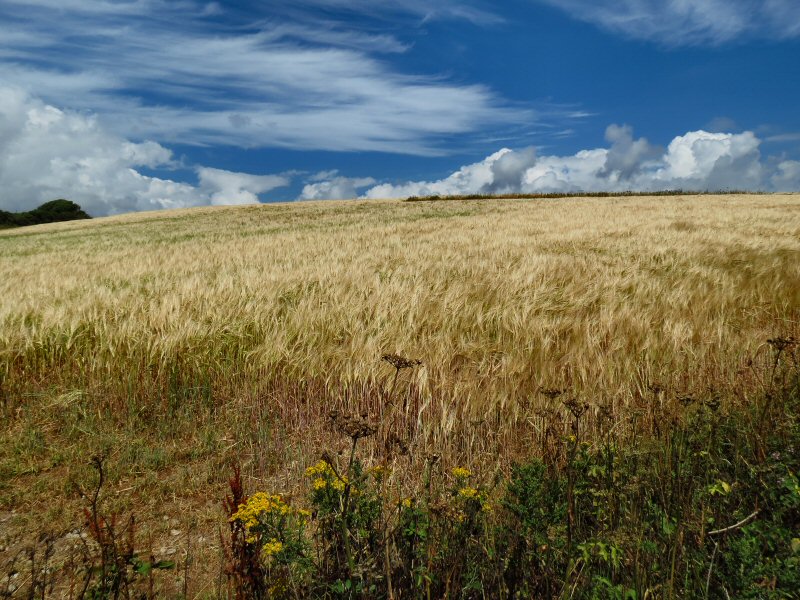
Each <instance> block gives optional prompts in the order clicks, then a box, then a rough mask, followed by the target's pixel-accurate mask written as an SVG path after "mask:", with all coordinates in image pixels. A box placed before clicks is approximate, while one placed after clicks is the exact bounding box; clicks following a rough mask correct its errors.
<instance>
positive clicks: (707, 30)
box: [535, 0, 800, 46]
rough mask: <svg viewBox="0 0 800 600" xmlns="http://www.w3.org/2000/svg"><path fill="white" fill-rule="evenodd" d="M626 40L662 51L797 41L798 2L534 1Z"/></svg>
mask: <svg viewBox="0 0 800 600" xmlns="http://www.w3.org/2000/svg"><path fill="white" fill-rule="evenodd" d="M535 1H538V2H541V3H545V4H550V5H552V6H554V7H556V8H559V9H561V10H564V11H566V12H568V13H570V14H571V15H572V16H573V17H575V18H576V19H580V20H582V21H587V22H590V23H594V24H596V25H599V26H600V27H602V28H604V29H606V30H609V31H612V32H615V33H621V34H623V35H625V36H627V37H631V38H634V39H642V40H654V41H656V42H658V43H661V44H663V45H666V46H681V45H695V44H711V45H718V44H724V43H727V42H733V41H736V40H738V39H741V38H742V37H759V38H767V39H774V38H790V37H795V36H798V35H800V3H798V2H797V1H796V0H669V1H666V0H624V1H622V2H620V1H618V0H535Z"/></svg>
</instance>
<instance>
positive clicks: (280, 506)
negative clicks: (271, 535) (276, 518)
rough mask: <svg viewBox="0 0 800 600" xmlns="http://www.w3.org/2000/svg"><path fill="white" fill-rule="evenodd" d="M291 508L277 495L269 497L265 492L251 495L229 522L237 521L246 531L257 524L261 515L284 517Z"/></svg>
mask: <svg viewBox="0 0 800 600" xmlns="http://www.w3.org/2000/svg"><path fill="white" fill-rule="evenodd" d="M291 510H292V509H291V508H290V507H289V505H288V504H286V502H284V501H283V498H281V497H280V496H278V495H271V494H267V493H265V492H257V493H255V494H253V495H252V496H251V497H250V498H249V499H248V500H247V502H243V503H242V504H241V505H240V506H239V510H237V511H236V512H235V513H234V514H233V515H232V516H231V518H230V521H231V522H233V521H239V522H240V523H242V524H243V525H244V526H245V527H246V528H247V529H250V528H251V527H255V526H256V525H258V524H259V519H260V517H261V515H263V514H266V513H277V514H281V515H286V514H289V513H290V512H291Z"/></svg>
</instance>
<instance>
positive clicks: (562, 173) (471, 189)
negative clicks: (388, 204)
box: [303, 125, 800, 199]
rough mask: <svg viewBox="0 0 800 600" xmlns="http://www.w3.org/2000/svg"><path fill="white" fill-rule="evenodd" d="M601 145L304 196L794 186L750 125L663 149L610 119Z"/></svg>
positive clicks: (530, 153)
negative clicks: (429, 178) (440, 175)
mask: <svg viewBox="0 0 800 600" xmlns="http://www.w3.org/2000/svg"><path fill="white" fill-rule="evenodd" d="M606 140H607V141H608V142H609V144H610V145H609V147H607V148H595V149H590V150H581V151H579V152H577V153H576V154H574V155H571V156H548V155H544V156H539V155H538V153H537V151H536V149H534V148H527V149H523V150H517V151H515V150H511V149H509V148H503V149H501V150H498V151H497V152H495V153H493V154H491V155H490V156H488V157H486V158H485V159H484V160H482V161H480V162H477V163H473V164H469V165H465V166H463V167H461V168H460V169H458V170H457V171H455V172H454V173H452V174H451V175H449V176H448V177H446V178H444V179H440V180H438V181H412V182H406V183H400V184H391V183H385V184H381V185H376V186H372V187H369V189H366V190H364V188H366V187H367V186H370V185H371V184H370V183H369V182H366V181H361V180H352V181H351V182H350V183H351V187H350V188H348V187H346V186H344V185H343V182H342V179H343V178H342V177H337V178H336V181H337V182H338V187H334V186H331V187H330V188H328V187H324V186H325V182H323V183H322V184H315V185H316V186H318V187H313V188H311V187H310V186H307V187H306V189H304V191H303V197H304V198H309V199H310V198H321V197H323V196H322V195H320V194H317V193H316V192H318V191H319V190H320V189H322V190H325V191H326V192H333V191H334V189H346V190H347V194H345V195H338V196H337V195H332V194H331V195H329V196H328V197H329V198H345V197H353V195H352V193H351V189H352V187H354V188H356V189H359V188H360V189H362V190H363V191H362V193H361V194H362V197H364V198H398V197H399V198H405V197H409V196H436V195H438V196H446V195H466V194H516V193H522V194H533V193H558V192H590V191H609V192H623V191H642V192H647V191H662V190H677V189H680V190H687V191H689V190H693V191H705V190H710V191H722V190H751V191H756V190H762V191H792V190H797V189H798V188H799V187H800V161H794V160H780V161H764V160H762V158H761V153H760V151H759V146H760V144H761V140H759V139H758V137H756V135H755V134H754V133H752V132H750V131H746V132H744V133H711V132H708V131H702V130H700V131H690V132H688V133H685V134H683V135H679V136H677V137H675V138H674V139H673V140H672V141H671V142H670V143H669V145H668V146H667V148H666V149H662V148H659V147H658V146H654V145H652V144H650V143H649V142H648V141H647V140H646V139H644V138H639V139H634V137H633V129H632V128H631V127H630V126H627V125H626V126H618V125H610V126H609V127H608V128H607V130H606Z"/></svg>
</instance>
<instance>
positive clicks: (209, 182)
mask: <svg viewBox="0 0 800 600" xmlns="http://www.w3.org/2000/svg"><path fill="white" fill-rule="evenodd" d="M197 174H198V176H199V177H200V188H201V189H205V190H211V195H210V196H209V199H210V200H211V204H215V205H220V204H257V203H258V194H263V193H264V192H268V191H270V190H274V189H275V188H278V187H283V186H286V185H289V180H288V179H287V178H286V177H283V176H280V175H249V174H247V173H234V172H232V171H223V170H222V169H212V168H210V167H200V168H199V169H198V170H197Z"/></svg>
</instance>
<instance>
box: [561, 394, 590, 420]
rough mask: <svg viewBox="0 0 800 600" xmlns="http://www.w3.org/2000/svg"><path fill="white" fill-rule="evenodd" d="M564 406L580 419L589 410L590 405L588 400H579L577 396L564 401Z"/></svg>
mask: <svg viewBox="0 0 800 600" xmlns="http://www.w3.org/2000/svg"><path fill="white" fill-rule="evenodd" d="M564 406H566V407H567V410H569V412H571V413H572V416H573V417H575V418H576V419H580V418H581V417H582V416H583V415H584V413H586V411H587V410H589V405H588V404H587V403H586V402H578V401H577V400H576V399H575V398H570V399H569V400H566V401H564Z"/></svg>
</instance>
